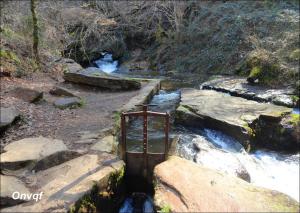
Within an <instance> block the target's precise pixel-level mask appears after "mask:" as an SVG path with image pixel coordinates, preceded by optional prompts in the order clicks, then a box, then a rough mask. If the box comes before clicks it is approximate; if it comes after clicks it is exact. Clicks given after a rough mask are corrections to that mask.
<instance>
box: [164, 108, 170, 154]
mask: <svg viewBox="0 0 300 213" xmlns="http://www.w3.org/2000/svg"><path fill="white" fill-rule="evenodd" d="M169 117H170V115H169V113H166V117H165V160H166V159H167V157H168V149H169V128H170V123H169Z"/></svg>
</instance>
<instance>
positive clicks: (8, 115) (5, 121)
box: [0, 107, 20, 132]
mask: <svg viewBox="0 0 300 213" xmlns="http://www.w3.org/2000/svg"><path fill="white" fill-rule="evenodd" d="M19 117H20V113H19V112H18V111H17V110H16V109H15V108H14V107H1V108H0V132H2V131H4V130H5V129H6V128H7V127H9V126H10V125H11V124H12V123H13V122H14V121H15V120H16V119H18V118H19Z"/></svg>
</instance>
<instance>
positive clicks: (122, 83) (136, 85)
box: [64, 67, 141, 90]
mask: <svg viewBox="0 0 300 213" xmlns="http://www.w3.org/2000/svg"><path fill="white" fill-rule="evenodd" d="M64 79H65V80H66V81H70V82H73V83H80V84H86V85H90V86H96V87H100V88H103V89H109V90H136V89H140V88H141V83H140V82H138V81H136V80H131V79H126V78H120V77H116V76H112V75H108V74H107V73H105V72H103V71H101V70H100V69H98V68H93V67H90V68H87V69H83V70H80V71H77V72H66V73H65V74H64Z"/></svg>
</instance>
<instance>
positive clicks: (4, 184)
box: [0, 175, 30, 207]
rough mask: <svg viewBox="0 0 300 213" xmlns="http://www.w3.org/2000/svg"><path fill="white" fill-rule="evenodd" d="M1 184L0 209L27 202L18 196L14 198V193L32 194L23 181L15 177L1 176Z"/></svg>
mask: <svg viewBox="0 0 300 213" xmlns="http://www.w3.org/2000/svg"><path fill="white" fill-rule="evenodd" d="M0 182H1V187H0V190H1V193H0V196H1V199H0V207H3V206H14V205H17V204H20V203H23V202H26V200H24V199H19V198H17V196H16V195H15V196H14V197H13V193H14V192H19V193H20V194H30V192H29V189H28V188H27V187H26V186H25V184H24V183H23V182H22V181H20V180H19V179H18V178H16V177H13V176H5V175H1V176H0ZM16 198H17V199H16Z"/></svg>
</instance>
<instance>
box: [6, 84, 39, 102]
mask: <svg viewBox="0 0 300 213" xmlns="http://www.w3.org/2000/svg"><path fill="white" fill-rule="evenodd" d="M9 94H10V95H11V96H12V97H15V98H19V99H22V100H23V101H26V102H29V103H35V102H37V101H39V100H41V99H42V98H43V92H41V91H37V90H34V89H29V88H24V87H17V88H15V89H13V90H11V91H9Z"/></svg>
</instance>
